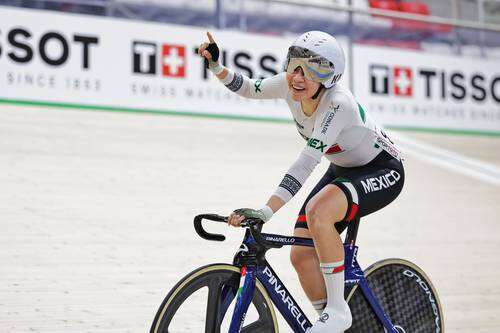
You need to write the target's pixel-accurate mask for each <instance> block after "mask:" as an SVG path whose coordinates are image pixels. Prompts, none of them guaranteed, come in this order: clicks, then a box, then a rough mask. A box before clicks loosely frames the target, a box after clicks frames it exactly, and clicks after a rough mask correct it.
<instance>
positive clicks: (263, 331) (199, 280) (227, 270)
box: [150, 264, 278, 333]
mask: <svg viewBox="0 0 500 333" xmlns="http://www.w3.org/2000/svg"><path fill="white" fill-rule="evenodd" d="M239 282H240V269H239V268H238V267H235V266H232V265H227V264H213V265H208V266H204V267H200V268H198V269H197V270H195V271H193V272H191V273H189V274H188V275H187V276H185V277H184V278H183V279H182V280H181V281H179V282H178V283H177V284H176V285H175V286H174V287H173V288H172V290H171V291H170V292H169V293H168V295H167V297H166V298H165V300H164V301H163V303H162V304H161V306H160V308H159V309H158V312H157V313H156V316H155V319H154V321H153V325H152V326H151V331H150V332H151V333H180V332H206V333H219V332H221V331H222V332H227V331H228V329H229V324H230V321H231V317H232V309H234V304H235V300H236V298H235V296H236V295H237V292H238V288H239ZM228 310H229V311H228ZM241 332H245V333H277V332H278V324H277V320H276V314H275V313H274V309H273V306H272V301H271V299H270V298H269V296H268V294H267V292H266V290H265V289H264V287H263V286H262V285H261V283H260V282H259V281H256V288H255V293H254V296H253V299H252V304H251V305H250V308H249V309H248V311H247V315H246V317H245V322H244V324H243V328H242V330H241Z"/></svg>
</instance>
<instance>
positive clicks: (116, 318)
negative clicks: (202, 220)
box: [0, 105, 500, 333]
mask: <svg viewBox="0 0 500 333" xmlns="http://www.w3.org/2000/svg"><path fill="white" fill-rule="evenodd" d="M394 135H395V136H396V138H397V137H398V136H401V137H403V136H404V137H406V138H410V139H413V140H419V142H425V143H427V144H432V145H433V146H437V147H441V148H446V149H448V150H451V151H454V152H459V153H461V154H463V155H465V156H468V157H472V158H475V159H478V160H481V161H483V162H487V163H489V164H490V165H493V166H495V167H496V168H498V167H500V138H499V137H491V138H487V137H473V136H454V135H445V134H412V133H401V132H396V133H394ZM396 141H397V140H396ZM302 145H303V142H301V139H300V138H299V136H298V135H297V133H296V131H295V129H294V126H293V125H291V124H273V123H263V122H262V123H261V122H244V121H231V120H215V119H203V118H190V117H172V116H154V115H142V114H125V113H107V112H89V111H70V110H57V109H43V108H31V107H19V106H16V107H14V106H7V105H0V189H1V190H0V227H1V232H0V332H16V333H18V332H145V331H147V330H149V326H150V324H151V321H152V320H153V317H154V314H155V312H156V310H157V308H158V306H159V304H160V303H161V301H162V300H163V297H164V296H165V295H166V293H167V292H168V291H169V289H170V288H171V287H172V286H173V285H174V283H175V282H176V281H177V280H179V279H180V278H181V277H182V276H184V275H185V274H186V273H187V272H189V271H191V270H192V269H194V268H196V267H198V266H200V265H203V264H206V263H210V262H230V261H231V258H232V256H233V253H234V252H235V250H236V248H237V246H238V244H239V241H240V240H241V236H242V234H241V231H240V230H237V229H232V230H226V228H227V227H225V226H221V228H222V229H220V228H219V227H217V228H219V229H217V228H216V230H218V231H221V230H223V231H224V232H226V233H227V234H228V235H229V239H228V240H227V241H226V242H224V243H214V242H207V241H204V240H202V239H200V238H198V237H197V236H196V235H195V233H194V230H193V228H192V222H191V221H192V218H193V216H194V215H196V214H199V213H204V212H217V213H221V214H227V213H229V212H230V211H231V210H232V209H234V208H238V207H242V206H243V207H244V206H249V207H259V206H261V205H262V204H263V203H264V200H266V199H267V196H268V195H269V194H270V193H272V191H273V190H274V188H275V186H276V185H277V184H278V182H279V181H280V180H281V177H282V175H283V173H284V172H285V171H286V170H287V168H288V167H289V165H290V164H291V163H292V162H293V161H294V159H295V158H296V157H297V155H298V153H299V152H300V149H301V148H302ZM405 165H406V172H407V180H406V185H405V189H404V191H403V193H402V195H401V196H400V198H399V199H398V200H397V201H396V202H394V203H393V204H391V205H390V206H389V207H387V208H386V209H384V210H383V211H381V212H378V213H375V214H373V215H371V216H369V217H367V218H365V219H364V221H363V222H362V225H361V227H360V233H359V245H360V253H359V260H360V263H361V264H362V265H363V266H364V267H367V266H368V265H370V264H371V263H373V262H374V261H376V260H379V259H382V258H387V257H401V258H406V259H409V260H412V261H415V263H417V264H418V265H419V266H421V267H422V268H423V269H424V270H425V271H426V272H427V273H428V275H429V276H430V277H431V279H432V280H433V282H434V284H435V286H436V287H437V289H438V291H439V293H440V296H441V301H442V304H443V308H444V313H445V318H446V319H445V323H446V329H445V331H446V332H475V333H493V332H500V268H499V267H500V218H499V215H500V203H499V199H500V186H499V185H498V183H496V184H495V182H488V181H484V180H481V179H478V178H473V177H470V176H468V175H465V174H463V173H457V172H455V170H453V167H451V168H450V167H448V168H447V167H443V166H436V164H434V163H432V161H431V162H430V161H427V160H425V159H422V158H421V157H420V158H419V157H418V156H417V155H413V154H410V153H408V154H407V157H406V162H405ZM326 166H327V165H326V163H323V164H321V165H320V167H319V168H318V170H316V171H315V173H314V175H313V176H312V179H310V180H309V181H308V183H307V185H306V186H305V188H304V189H303V190H302V191H301V193H300V194H299V195H298V196H297V197H296V198H294V200H293V201H292V202H290V203H289V204H288V206H286V207H285V208H284V209H283V210H282V211H280V212H279V213H278V214H277V215H276V216H275V218H273V221H272V222H271V223H270V224H269V225H268V226H266V229H265V230H266V231H268V232H275V233H282V234H290V233H291V232H292V228H293V224H294V219H295V216H296V213H297V211H298V209H299V208H300V207H299V206H300V205H301V203H302V200H303V199H304V197H305V195H306V194H307V192H308V190H309V189H310V188H311V187H312V186H313V185H314V183H315V181H316V180H317V179H318V178H319V177H320V176H321V173H322V172H323V171H324V170H325V168H326ZM288 255H289V249H282V250H275V251H270V253H269V260H270V262H271V263H272V264H273V265H274V267H275V269H276V270H277V271H278V272H279V274H280V277H281V278H282V279H283V280H284V282H285V284H286V285H287V287H288V288H289V289H290V290H291V292H292V293H293V294H294V295H295V297H296V299H297V300H298V301H299V303H300V304H302V307H303V308H304V310H306V311H307V313H308V314H309V315H310V316H311V318H314V311H313V309H312V307H311V306H310V305H309V303H308V302H307V301H306V298H305V296H304V294H303V292H302V291H301V289H300V286H299V284H298V282H297V278H296V275H295V273H294V271H293V269H292V267H291V265H290V263H289V260H288ZM200 331H201V330H200V329H198V330H197V329H196V328H190V329H186V332H200ZM282 332H288V330H287V329H285V328H283V329H282Z"/></svg>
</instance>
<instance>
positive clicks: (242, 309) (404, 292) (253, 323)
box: [150, 214, 444, 333]
mask: <svg viewBox="0 0 500 333" xmlns="http://www.w3.org/2000/svg"><path fill="white" fill-rule="evenodd" d="M203 220H209V221H214V222H224V223H226V222H227V217H224V216H220V215H215V214H202V215H198V216H196V217H195V218H194V227H195V230H196V232H197V233H198V235H200V236H201V237H202V238H204V239H207V240H212V241H223V240H225V236H223V235H220V234H214V233H209V232H208V231H206V230H205V228H204V227H203V224H202V221H203ZM242 227H243V228H245V235H244V237H243V242H242V244H241V246H240V248H239V249H238V251H237V252H236V254H235V256H234V258H233V264H232V265H229V264H210V265H207V266H203V267H200V268H198V269H196V270H194V271H192V272H191V273H189V274H188V275H186V276H185V277H184V278H183V279H182V280H180V281H179V282H178V283H177V284H176V285H175V286H174V287H173V288H172V290H171V291H170V292H169V293H168V295H167V296H166V297H165V299H164V301H163V303H162V304H161V306H160V308H159V309H158V312H157V313H156V316H155V319H154V321H153V324H152V326H151V331H150V332H152V333H167V332H169V333H177V332H180V331H184V332H200V331H204V332H205V333H219V332H229V333H236V332H244V333H275V332H278V331H279V328H278V323H277V318H276V313H275V311H274V307H273V304H274V306H276V308H277V309H278V311H279V312H280V313H281V314H282V316H283V318H284V319H285V321H286V322H287V323H288V325H289V326H290V328H291V329H292V331H293V332H306V330H307V329H308V328H309V327H311V326H312V324H311V322H310V321H309V319H308V318H307V317H306V315H305V314H304V312H303V311H302V310H301V308H300V307H299V304H298V303H297V302H296V300H295V299H294V298H293V296H292V295H291V294H290V292H289V291H288V290H287V288H286V287H285V285H284V284H283V282H282V281H281V280H280V279H279V277H278V275H277V274H276V272H275V271H274V270H273V268H272V267H271V266H270V265H269V263H268V262H267V260H266V257H265V254H266V252H267V251H268V250H269V249H275V248H281V247H283V246H287V245H296V246H309V247H313V246H314V244H313V241H312V239H310V238H302V237H292V236H282V235H277V234H266V233H262V232H261V229H262V221H260V220H254V219H246V220H244V221H243V223H242ZM358 227H359V219H355V220H353V221H351V222H350V223H349V226H348V228H347V234H346V237H345V241H344V250H345V295H344V296H345V299H346V300H347V302H348V304H349V307H350V309H351V313H352V326H351V328H349V329H348V330H347V331H346V332H349V333H354V332H355V333H388V332H390V333H417V332H418V333H431V332H433V333H439V332H443V331H444V322H443V321H444V318H443V312H442V308H441V304H440V301H439V298H438V294H437V292H436V289H435V288H434V286H433V285H432V283H431V281H430V280H429V278H428V277H427V275H426V274H425V273H424V272H423V271H422V269H420V268H419V267H417V266H416V265H415V264H413V263H411V262H409V261H407V260H403V259H385V260H381V261H378V262H376V263H375V264H373V265H371V266H370V267H368V268H367V269H366V270H365V271H363V270H362V269H361V267H360V265H359V263H358V260H357V254H358V247H357V246H356V236H357V233H358ZM196 296H198V297H196ZM193 298H194V299H197V300H194V301H193V300H192V299H193ZM195 308H198V311H196V310H194V309H195ZM200 309H201V310H203V311H199V310H200ZM183 312H184V313H185V314H184V315H182V314H181V313H183ZM196 319H197V320H199V322H200V323H201V325H200V324H197V326H196V324H194V326H193V325H192V323H193V322H194V321H195V320H196Z"/></svg>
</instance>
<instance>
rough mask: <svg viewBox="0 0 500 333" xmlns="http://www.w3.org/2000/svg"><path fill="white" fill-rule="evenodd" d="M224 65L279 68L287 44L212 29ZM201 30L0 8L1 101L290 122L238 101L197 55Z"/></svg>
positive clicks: (271, 106) (271, 109) (263, 104)
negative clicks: (250, 117)
mask: <svg viewBox="0 0 500 333" xmlns="http://www.w3.org/2000/svg"><path fill="white" fill-rule="evenodd" d="M212 33H213V35H214V37H215V38H216V41H217V42H218V44H219V46H220V48H221V58H222V61H223V62H224V63H225V64H226V65H227V66H228V67H230V68H232V69H234V70H236V71H239V72H241V73H243V74H245V75H247V76H250V77H252V78H260V77H269V76H272V75H274V74H276V73H278V72H279V71H281V70H282V66H283V62H284V58H285V56H286V52H287V50H288V46H289V44H290V42H291V40H293V37H292V39H291V38H282V37H272V36H263V35H255V34H244V33H239V32H234V31H224V32H220V31H213V30H212ZM206 40H207V37H206V30H205V29H200V28H191V27H185V26H176V25H164V24H152V23H145V22H137V21H130V20H120V19H111V18H96V17H90V16H83V15H74V14H66V13H56V12H47V11H36V10H24V9H13V8H8V7H0V99H4V100H6V99H8V100H24V101H25V100H27V101H39V102H50V103H69V104H76V105H92V106H107V107H118V108H119V107H123V108H133V109H138V110H140V109H146V110H160V111H161V110H165V111H175V112H195V113H210V114H228V115H235V116H256V117H271V118H284V119H290V112H289V111H288V108H287V107H286V104H285V103H284V101H277V100H266V101H264V100H250V99H243V98H240V97H239V96H237V95H236V94H234V93H233V92H231V91H230V90H228V89H227V88H225V87H224V86H223V85H222V84H221V83H220V82H218V80H217V79H216V78H214V77H213V76H212V74H211V73H210V72H208V71H207V70H206V69H205V68H204V64H203V60H202V59H201V58H200V57H199V56H198V55H197V54H196V49H197V47H198V46H199V45H200V44H201V43H202V42H204V41H206Z"/></svg>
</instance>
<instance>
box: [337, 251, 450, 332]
mask: <svg viewBox="0 0 500 333" xmlns="http://www.w3.org/2000/svg"><path fill="white" fill-rule="evenodd" d="M365 277H366V280H367V281H368V285H369V287H370V289H371V291H372V292H373V294H374V295H375V298H376V299H377V301H378V302H379V304H380V306H381V307H382V309H383V310H384V312H385V313H386V314H387V316H388V317H389V318H390V320H391V322H392V324H393V325H394V326H395V327H396V329H397V330H398V332H399V333H431V332H432V333H438V332H443V330H444V323H443V319H444V318H443V311H442V308H441V303H440V302H439V298H438V295H437V292H436V289H435V288H434V286H433V285H432V283H431V281H430V280H429V278H428V277H427V275H425V273H424V272H423V271H422V270H421V269H420V268H419V267H417V266H416V265H415V264H413V263H411V262H409V261H406V260H402V259H387V260H382V261H379V262H377V263H375V264H373V265H372V266H370V267H368V268H367V269H366V271H365ZM346 293H347V297H346V299H347V302H348V304H349V307H350V308H351V313H352V326H351V328H350V329H349V330H348V331H346V332H349V333H363V332H371V333H384V332H387V331H386V330H385V328H384V327H383V326H382V323H381V322H380V321H379V320H378V318H377V317H376V315H375V313H374V311H373V310H372V308H371V306H370V304H369V303H368V301H367V300H366V298H365V296H364V294H363V292H362V290H361V288H360V287H359V286H357V285H355V286H354V287H353V288H352V289H350V290H347V291H346Z"/></svg>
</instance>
